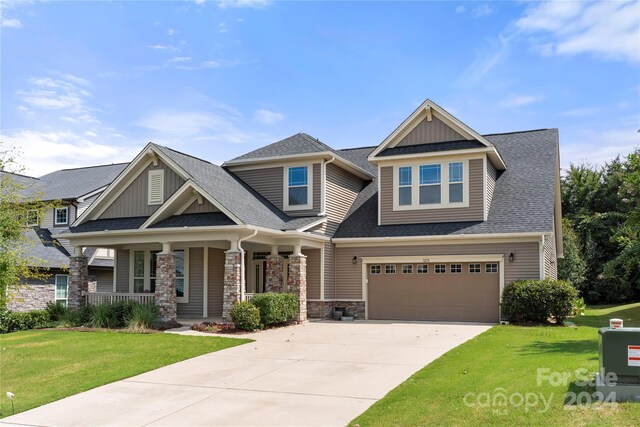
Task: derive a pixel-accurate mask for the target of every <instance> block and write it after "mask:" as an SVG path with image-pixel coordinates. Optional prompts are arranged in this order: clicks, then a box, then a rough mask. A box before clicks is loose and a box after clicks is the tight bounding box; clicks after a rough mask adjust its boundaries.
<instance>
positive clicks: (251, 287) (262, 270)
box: [247, 259, 267, 294]
mask: <svg viewBox="0 0 640 427" xmlns="http://www.w3.org/2000/svg"><path fill="white" fill-rule="evenodd" d="M266 273H267V262H266V260H264V259H254V260H251V275H250V277H251V281H250V282H249V283H247V292H249V293H255V294H259V293H262V292H264V291H265V288H264V278H265V276H266Z"/></svg>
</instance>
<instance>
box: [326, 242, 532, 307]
mask: <svg viewBox="0 0 640 427" xmlns="http://www.w3.org/2000/svg"><path fill="white" fill-rule="evenodd" d="M511 252H513V253H514V256H515V259H514V261H513V262H510V261H509V254H510V253H511ZM494 254H504V256H505V266H504V281H505V282H504V284H505V285H507V284H509V283H511V282H513V281H514V280H520V279H537V278H539V277H540V247H539V243H538V242H513V243H489V242H487V243H466V244H433V245H415V246H378V247H375V246H372V247H365V248H363V247H353V248H348V247H339V248H336V274H337V276H338V277H339V278H340V280H337V281H336V291H335V296H332V298H334V299H355V300H360V299H363V298H364V296H363V295H362V262H358V263H357V264H353V263H352V262H351V260H352V258H353V256H354V255H357V256H358V258H360V257H393V256H398V257H403V256H424V257H429V256H438V255H469V256H471V255H494ZM382 269H383V271H384V266H383V267H382ZM430 273H431V272H430ZM430 273H429V274H430Z"/></svg>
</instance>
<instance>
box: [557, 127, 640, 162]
mask: <svg viewBox="0 0 640 427" xmlns="http://www.w3.org/2000/svg"><path fill="white" fill-rule="evenodd" d="M636 147H640V133H638V129H637V127H635V126H628V127H625V128H618V129H608V130H604V131H595V130H591V129H585V130H581V131H579V132H577V133H576V136H574V137H573V138H572V139H571V140H564V141H563V142H562V143H561V144H560V166H561V167H562V169H567V168H568V167H569V164H571V163H574V164H578V163H583V162H586V163H590V164H592V165H600V166H602V165H604V164H605V163H606V162H608V161H610V160H612V159H614V158H615V157H616V156H618V155H626V154H628V153H630V152H632V151H633V150H634V149H635V148H636Z"/></svg>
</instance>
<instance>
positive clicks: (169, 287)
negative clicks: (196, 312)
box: [155, 245, 178, 322]
mask: <svg viewBox="0 0 640 427" xmlns="http://www.w3.org/2000/svg"><path fill="white" fill-rule="evenodd" d="M176 298H177V297H176V257H175V255H174V254H173V252H172V251H171V247H170V246H169V247H167V245H164V246H163V250H162V252H160V253H159V254H157V255H156V293H155V300H156V304H157V305H158V307H159V308H160V320H161V321H162V322H171V321H175V320H176V317H177V312H178V305H177V300H176Z"/></svg>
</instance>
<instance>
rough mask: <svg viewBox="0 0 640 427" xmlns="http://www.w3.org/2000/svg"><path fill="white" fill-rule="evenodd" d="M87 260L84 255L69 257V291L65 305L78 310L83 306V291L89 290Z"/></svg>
mask: <svg viewBox="0 0 640 427" xmlns="http://www.w3.org/2000/svg"><path fill="white" fill-rule="evenodd" d="M88 264H89V262H88V260H87V257H86V256H84V255H80V256H72V257H70V258H69V284H68V285H69V291H68V293H67V307H69V308H70V309H72V310H79V309H81V308H82V307H83V306H84V296H83V295H82V294H83V292H87V291H88V290H89V265H88Z"/></svg>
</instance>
